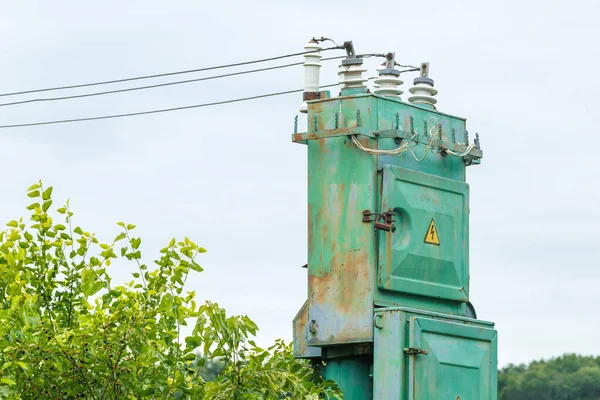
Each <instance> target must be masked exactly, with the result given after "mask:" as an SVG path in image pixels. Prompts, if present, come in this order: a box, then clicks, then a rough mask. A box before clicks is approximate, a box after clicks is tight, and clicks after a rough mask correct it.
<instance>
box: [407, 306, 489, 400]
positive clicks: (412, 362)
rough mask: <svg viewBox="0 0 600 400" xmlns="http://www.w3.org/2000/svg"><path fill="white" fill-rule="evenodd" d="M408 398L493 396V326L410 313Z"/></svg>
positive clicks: (474, 399)
mask: <svg viewBox="0 0 600 400" xmlns="http://www.w3.org/2000/svg"><path fill="white" fill-rule="evenodd" d="M404 351H405V353H408V354H409V356H408V357H409V368H408V392H409V396H408V399H409V400H496V399H497V394H496V386H497V354H496V352H497V333H496V331H495V330H494V329H490V328H485V327H479V326H472V325H471V326H470V325H467V324H463V323H455V322H447V321H441V320H435V319H429V318H422V317H411V319H410V335H409V347H408V348H406V349H404Z"/></svg>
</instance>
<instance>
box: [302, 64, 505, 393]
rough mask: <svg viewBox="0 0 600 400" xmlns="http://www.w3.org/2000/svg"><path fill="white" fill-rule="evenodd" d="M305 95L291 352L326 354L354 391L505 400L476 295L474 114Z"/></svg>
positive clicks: (356, 91)
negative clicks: (472, 275) (299, 268)
mask: <svg viewBox="0 0 600 400" xmlns="http://www.w3.org/2000/svg"><path fill="white" fill-rule="evenodd" d="M349 55H350V56H352V55H353V54H349ZM349 60H350V61H347V60H344V61H346V63H347V64H348V65H350V66H351V65H355V64H360V63H362V61H361V62H360V63H359V62H354V61H352V60H356V58H349ZM343 64H344V63H343ZM422 71H423V70H422ZM425 76H426V73H423V74H422V75H421V77H420V78H417V79H416V80H415V83H417V80H418V79H422V80H423V79H428V78H426V77H425ZM411 92H412V90H411ZM305 99H306V100H308V101H307V102H306V106H307V107H306V108H307V119H308V130H307V132H303V133H298V132H295V133H294V134H293V137H292V138H293V141H294V142H296V143H302V144H305V145H306V146H307V148H308V299H307V300H306V302H305V303H304V305H303V306H302V308H301V309H300V311H299V312H298V315H297V316H296V318H295V319H294V352H295V356H296V357H298V358H309V359H315V360H320V361H324V364H325V366H324V367H323V373H324V376H325V377H326V378H328V379H332V380H334V381H336V382H337V383H338V385H339V386H340V388H341V389H342V391H343V393H344V399H350V400H354V399H361V400H363V399H402V400H429V399H432V400H433V399H435V400H438V399H443V400H488V399H489V400H495V399H496V398H497V394H496V386H497V382H496V381H497V342H496V340H497V339H496V331H495V330H494V324H493V323H490V322H485V321H481V320H478V319H476V315H475V312H474V309H473V307H471V304H470V302H469V186H468V184H467V183H466V167H467V166H468V165H471V164H477V163H479V161H480V159H481V157H482V152H481V150H480V148H479V144H478V140H477V141H476V145H474V144H471V145H470V144H469V139H468V133H467V130H466V127H465V119H463V118H460V117H455V116H452V115H448V114H445V113H441V112H439V111H437V110H435V108H434V107H433V105H432V104H427V103H419V102H415V103H414V104H412V103H407V102H404V101H402V100H400V98H398V97H397V96H382V95H378V94H372V93H369V92H368V90H367V89H366V88H365V87H361V86H360V85H346V86H345V87H344V88H343V89H342V91H341V93H340V96H339V97H330V96H329V93H328V92H319V93H316V94H312V95H311V96H305Z"/></svg>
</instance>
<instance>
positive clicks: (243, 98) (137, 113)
mask: <svg viewBox="0 0 600 400" xmlns="http://www.w3.org/2000/svg"><path fill="white" fill-rule="evenodd" d="M338 85H339V83H334V84H331V85H325V86H320V88H328V87H334V86H338ZM303 91H304V89H296V90H287V91H285V92H276V93H268V94H262V95H258V96H250V97H241V98H237V99H231V100H223V101H215V102H212V103H203V104H193V105H189V106H182V107H173V108H163V109H159V110H149V111H140V112H133V113H126V114H113V115H103V116H99V117H86V118H75V119H63V120H56V121H42V122H32V123H26V124H13V125H0V129H7V128H24V127H29V126H40V125H54V124H65V123H71V122H83V121H96V120H101V119H111V118H123V117H133V116H138V115H147V114H158V113H165V112H171V111H180V110H189V109H191V108H201V107H209V106H216V105H220V104H229V103H237V102H240V101H246V100H255V99H262V98H265V97H272V96H280V95H284V94H291V93H299V92H303Z"/></svg>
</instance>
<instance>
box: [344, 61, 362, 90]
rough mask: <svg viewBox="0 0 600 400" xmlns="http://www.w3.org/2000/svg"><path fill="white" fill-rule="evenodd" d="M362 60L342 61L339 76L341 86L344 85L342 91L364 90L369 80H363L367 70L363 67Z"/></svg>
mask: <svg viewBox="0 0 600 400" xmlns="http://www.w3.org/2000/svg"><path fill="white" fill-rule="evenodd" d="M362 64H363V60H362V58H347V59H345V60H342V65H340V70H339V72H338V75H339V76H340V84H342V90H344V89H353V88H362V87H364V86H365V82H366V81H367V80H368V79H367V78H363V76H362V74H363V72H366V71H367V70H366V69H365V68H363V66H362Z"/></svg>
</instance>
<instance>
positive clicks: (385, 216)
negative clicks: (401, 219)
mask: <svg viewBox="0 0 600 400" xmlns="http://www.w3.org/2000/svg"><path fill="white" fill-rule="evenodd" d="M362 216H363V217H362V221H363V222H374V223H375V224H374V227H375V229H380V230H382V231H386V232H390V231H391V232H394V231H395V230H396V227H395V226H394V225H392V224H393V223H394V222H396V220H394V213H393V212H392V210H387V211H386V212H383V213H372V212H371V210H364V211H363V212H362ZM379 221H383V222H379Z"/></svg>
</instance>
